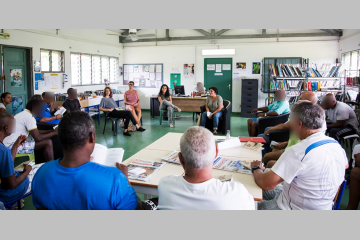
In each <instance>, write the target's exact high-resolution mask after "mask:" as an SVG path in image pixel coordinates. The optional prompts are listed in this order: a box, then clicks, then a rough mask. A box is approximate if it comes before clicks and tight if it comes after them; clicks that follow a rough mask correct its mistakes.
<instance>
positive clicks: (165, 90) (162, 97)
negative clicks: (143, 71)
mask: <svg viewBox="0 0 360 240" xmlns="http://www.w3.org/2000/svg"><path fill="white" fill-rule="evenodd" d="M158 99H159V102H160V106H159V109H160V111H161V110H166V109H167V110H168V118H169V123H170V127H174V125H173V118H172V111H173V109H174V110H178V111H179V112H181V109H180V108H178V107H177V106H175V105H173V104H172V99H171V96H170V93H169V87H168V85H166V84H163V85H162V86H161V88H160V92H159V94H158Z"/></svg>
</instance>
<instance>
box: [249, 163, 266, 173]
mask: <svg viewBox="0 0 360 240" xmlns="http://www.w3.org/2000/svg"><path fill="white" fill-rule="evenodd" d="M255 166H259V167H260V169H261V170H263V171H264V169H265V168H264V167H263V166H262V162H261V161H259V160H254V161H252V162H251V168H253V167H255Z"/></svg>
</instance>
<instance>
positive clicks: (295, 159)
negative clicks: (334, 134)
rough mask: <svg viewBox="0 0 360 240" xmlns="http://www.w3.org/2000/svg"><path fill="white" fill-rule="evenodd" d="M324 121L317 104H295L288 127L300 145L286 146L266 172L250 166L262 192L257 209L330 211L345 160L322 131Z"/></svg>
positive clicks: (253, 165) (336, 144)
mask: <svg viewBox="0 0 360 240" xmlns="http://www.w3.org/2000/svg"><path fill="white" fill-rule="evenodd" d="M324 121H325V112H324V110H323V109H322V108H321V107H320V106H319V105H317V104H313V103H310V102H301V103H298V104H295V105H294V107H293V108H292V111H291V115H290V128H291V131H293V132H294V133H295V134H296V135H297V136H298V137H299V139H300V140H301V142H300V143H298V144H296V145H294V146H292V147H289V148H288V149H287V150H286V151H285V152H284V153H283V154H282V155H281V157H280V158H279V160H278V161H277V162H276V163H275V165H274V166H273V167H272V168H271V169H270V171H268V172H266V173H264V172H263V168H262V166H261V162H260V161H253V162H252V163H251V167H252V171H253V173H254V179H255V182H256V183H257V185H258V186H259V187H260V188H262V189H263V201H262V202H260V203H259V204H258V209H259V210H275V209H282V210H331V209H332V206H333V200H334V198H335V195H336V193H337V191H338V189H339V186H340V184H341V183H342V182H343V181H344V176H345V169H346V168H347V167H348V160H347V157H346V153H345V151H344V149H343V148H342V147H341V145H340V144H338V143H337V142H336V141H335V140H334V139H332V138H330V137H327V136H326V135H325V134H324V133H322V132H321V126H322V125H323V122H324ZM280 183H283V184H282V185H281V184H280Z"/></svg>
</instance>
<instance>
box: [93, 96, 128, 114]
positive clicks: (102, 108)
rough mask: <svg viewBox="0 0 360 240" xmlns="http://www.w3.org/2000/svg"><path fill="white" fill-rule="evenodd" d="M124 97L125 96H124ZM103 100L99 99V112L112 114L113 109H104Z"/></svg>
mask: <svg viewBox="0 0 360 240" xmlns="http://www.w3.org/2000/svg"><path fill="white" fill-rule="evenodd" d="M124 95H125V94H124ZM103 100H104V99H101V102H100V106H99V110H100V111H103V112H112V111H113V110H114V109H113V108H104V107H105V104H104V102H103Z"/></svg>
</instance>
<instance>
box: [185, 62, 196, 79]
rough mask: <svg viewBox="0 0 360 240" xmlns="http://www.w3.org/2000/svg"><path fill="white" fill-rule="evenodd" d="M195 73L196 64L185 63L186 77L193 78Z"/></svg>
mask: <svg viewBox="0 0 360 240" xmlns="http://www.w3.org/2000/svg"><path fill="white" fill-rule="evenodd" d="M194 74H195V64H193V63H192V64H184V78H193V77H194Z"/></svg>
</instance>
